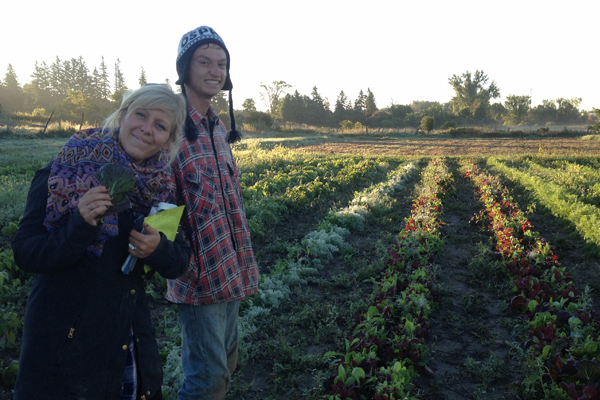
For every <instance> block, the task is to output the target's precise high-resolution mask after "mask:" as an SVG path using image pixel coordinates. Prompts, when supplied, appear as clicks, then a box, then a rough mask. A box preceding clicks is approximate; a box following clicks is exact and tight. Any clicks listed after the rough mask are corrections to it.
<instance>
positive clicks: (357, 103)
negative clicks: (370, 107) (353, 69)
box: [352, 90, 367, 123]
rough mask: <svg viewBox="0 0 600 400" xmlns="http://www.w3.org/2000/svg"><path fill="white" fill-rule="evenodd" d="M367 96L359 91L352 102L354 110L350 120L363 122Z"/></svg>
mask: <svg viewBox="0 0 600 400" xmlns="http://www.w3.org/2000/svg"><path fill="white" fill-rule="evenodd" d="M366 101H367V96H365V94H364V93H363V91H362V90H361V91H360V92H359V93H358V97H357V98H356V100H354V108H353V109H352V116H353V118H352V120H356V122H361V123H363V122H365V110H366Z"/></svg>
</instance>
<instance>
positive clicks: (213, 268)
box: [167, 26, 258, 400]
mask: <svg viewBox="0 0 600 400" xmlns="http://www.w3.org/2000/svg"><path fill="white" fill-rule="evenodd" d="M229 66H230V57H229V51H228V50H227V47H225V43H224V42H223V40H222V39H221V37H220V36H219V35H218V34H217V33H216V32H215V31H214V30H213V29H212V28H210V27H207V26H201V27H199V28H197V29H194V30H192V31H190V32H188V33H186V34H185V35H183V38H182V39H181V42H180V43H179V49H178V53H177V74H178V76H179V79H178V80H177V82H176V83H177V84H178V85H181V91H182V93H183V95H184V96H185V97H186V99H187V102H188V115H187V119H186V124H185V139H184V142H183V144H182V150H181V152H180V153H179V156H178V157H177V160H176V161H175V162H174V163H173V176H174V180H175V183H176V186H177V197H178V199H179V200H178V201H179V203H180V204H183V205H185V206H186V208H185V214H184V218H183V226H184V229H185V231H186V234H187V235H188V239H189V241H190V242H191V245H192V249H193V256H192V259H191V261H190V267H189V268H188V271H187V272H186V274H185V275H183V276H181V277H180V278H178V279H173V280H169V282H168V293H167V299H168V300H170V301H172V302H174V303H177V304H178V308H179V323H180V325H181V332H182V349H181V356H182V364H183V373H184V375H185V376H184V382H183V386H182V387H181V389H180V390H179V392H178V399H179V400H192V399H193V400H205V399H206V400H214V399H222V398H223V397H225V394H226V393H227V390H228V388H229V383H230V378H231V374H232V373H233V371H234V370H235V368H236V365H237V356H238V327H237V316H238V310H239V304H240V301H242V300H244V298H245V296H246V295H249V294H251V293H255V292H257V291H258V267H257V265H256V259H255V257H254V252H253V250H252V244H251V241H250V230H249V228H248V221H247V220H246V214H245V210H244V203H243V200H242V194H241V188H240V183H239V171H238V168H237V165H236V163H235V161H234V159H233V153H232V152H231V146H230V143H233V142H235V141H237V140H239V139H240V133H239V132H238V131H236V129H235V119H234V115H233V104H232V97H231V89H232V88H233V85H232V84H231V77H230V76H229ZM221 90H228V91H229V115H230V119H231V128H232V130H231V132H229V134H227V133H226V132H227V131H226V129H225V125H224V124H223V122H221V121H220V120H219V118H218V116H217V114H216V113H215V110H214V109H213V108H212V107H211V105H210V102H211V99H212V98H213V97H214V96H216V95H218V94H219V92H220V91H221Z"/></svg>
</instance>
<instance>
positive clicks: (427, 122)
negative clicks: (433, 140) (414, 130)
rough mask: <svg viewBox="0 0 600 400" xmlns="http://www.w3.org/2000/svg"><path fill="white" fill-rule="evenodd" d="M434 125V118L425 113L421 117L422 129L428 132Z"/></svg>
mask: <svg viewBox="0 0 600 400" xmlns="http://www.w3.org/2000/svg"><path fill="white" fill-rule="evenodd" d="M434 126H435V118H433V117H430V116H429V115H426V116H424V117H423V119H421V129H423V130H424V131H425V132H427V133H429V132H431V131H432V130H433V127H434Z"/></svg>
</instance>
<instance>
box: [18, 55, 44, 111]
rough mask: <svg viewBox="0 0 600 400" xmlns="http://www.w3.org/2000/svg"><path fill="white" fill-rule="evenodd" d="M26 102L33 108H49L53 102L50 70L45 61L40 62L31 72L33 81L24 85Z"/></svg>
mask: <svg viewBox="0 0 600 400" xmlns="http://www.w3.org/2000/svg"><path fill="white" fill-rule="evenodd" d="M23 92H24V93H25V98H26V103H27V105H28V106H29V107H30V108H31V109H34V108H48V107H49V105H50V102H51V94H50V70H49V69H48V65H46V63H45V62H42V64H41V65H40V64H38V62H37V61H36V62H35V67H34V69H33V72H32V74H31V82H29V83H27V84H25V85H23Z"/></svg>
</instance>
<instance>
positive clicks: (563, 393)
mask: <svg viewBox="0 0 600 400" xmlns="http://www.w3.org/2000/svg"><path fill="white" fill-rule="evenodd" d="M463 174H464V176H466V177H468V178H470V179H472V180H473V182H474V183H475V185H476V188H477V195H478V197H479V200H480V201H481V202H482V203H483V205H484V210H485V213H486V215H487V218H488V220H489V228H490V229H491V230H492V231H493V233H494V237H495V242H496V250H497V252H498V255H499V256H500V257H501V259H502V260H503V262H504V264H505V267H506V269H507V271H508V272H509V274H510V276H511V277H512V283H513V289H512V299H511V301H510V305H511V307H512V308H513V309H515V310H517V311H519V312H520V313H521V314H522V315H523V316H524V318H525V319H526V321H527V327H528V339H527V341H526V342H525V343H524V345H523V351H524V352H525V355H526V359H527V375H526V376H525V377H524V378H523V379H522V380H521V385H520V390H521V391H522V393H523V395H524V396H525V398H531V399H542V398H543V399H567V398H568V399H574V400H575V399H590V400H593V399H598V385H599V384H600V364H599V363H598V362H597V361H596V358H597V357H598V356H599V355H600V347H599V346H600V337H599V333H600V320H599V319H598V317H597V316H596V315H595V314H594V312H593V311H592V310H591V308H590V304H589V297H588V293H587V292H582V291H580V290H579V289H577V288H576V287H575V286H574V285H573V282H572V280H571V279H570V277H569V276H568V273H567V272H566V268H565V267H563V266H562V265H561V264H560V263H559V262H558V257H557V256H556V255H554V254H553V253H552V251H551V250H550V246H549V244H548V243H546V242H545V241H544V239H543V238H541V237H540V236H539V233H538V232H536V231H535V230H534V229H533V228H534V227H533V226H532V225H531V223H530V221H529V220H528V219H527V218H526V217H525V215H524V213H523V211H521V210H520V209H519V207H518V204H516V202H514V200H513V198H512V196H511V195H510V192H509V190H508V189H507V188H506V186H504V185H503V184H502V183H501V182H500V181H499V180H498V179H497V178H496V177H495V176H493V175H489V174H486V173H484V172H482V171H481V170H480V169H479V168H478V167H477V166H476V165H475V164H473V163H472V162H464V163H463Z"/></svg>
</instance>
